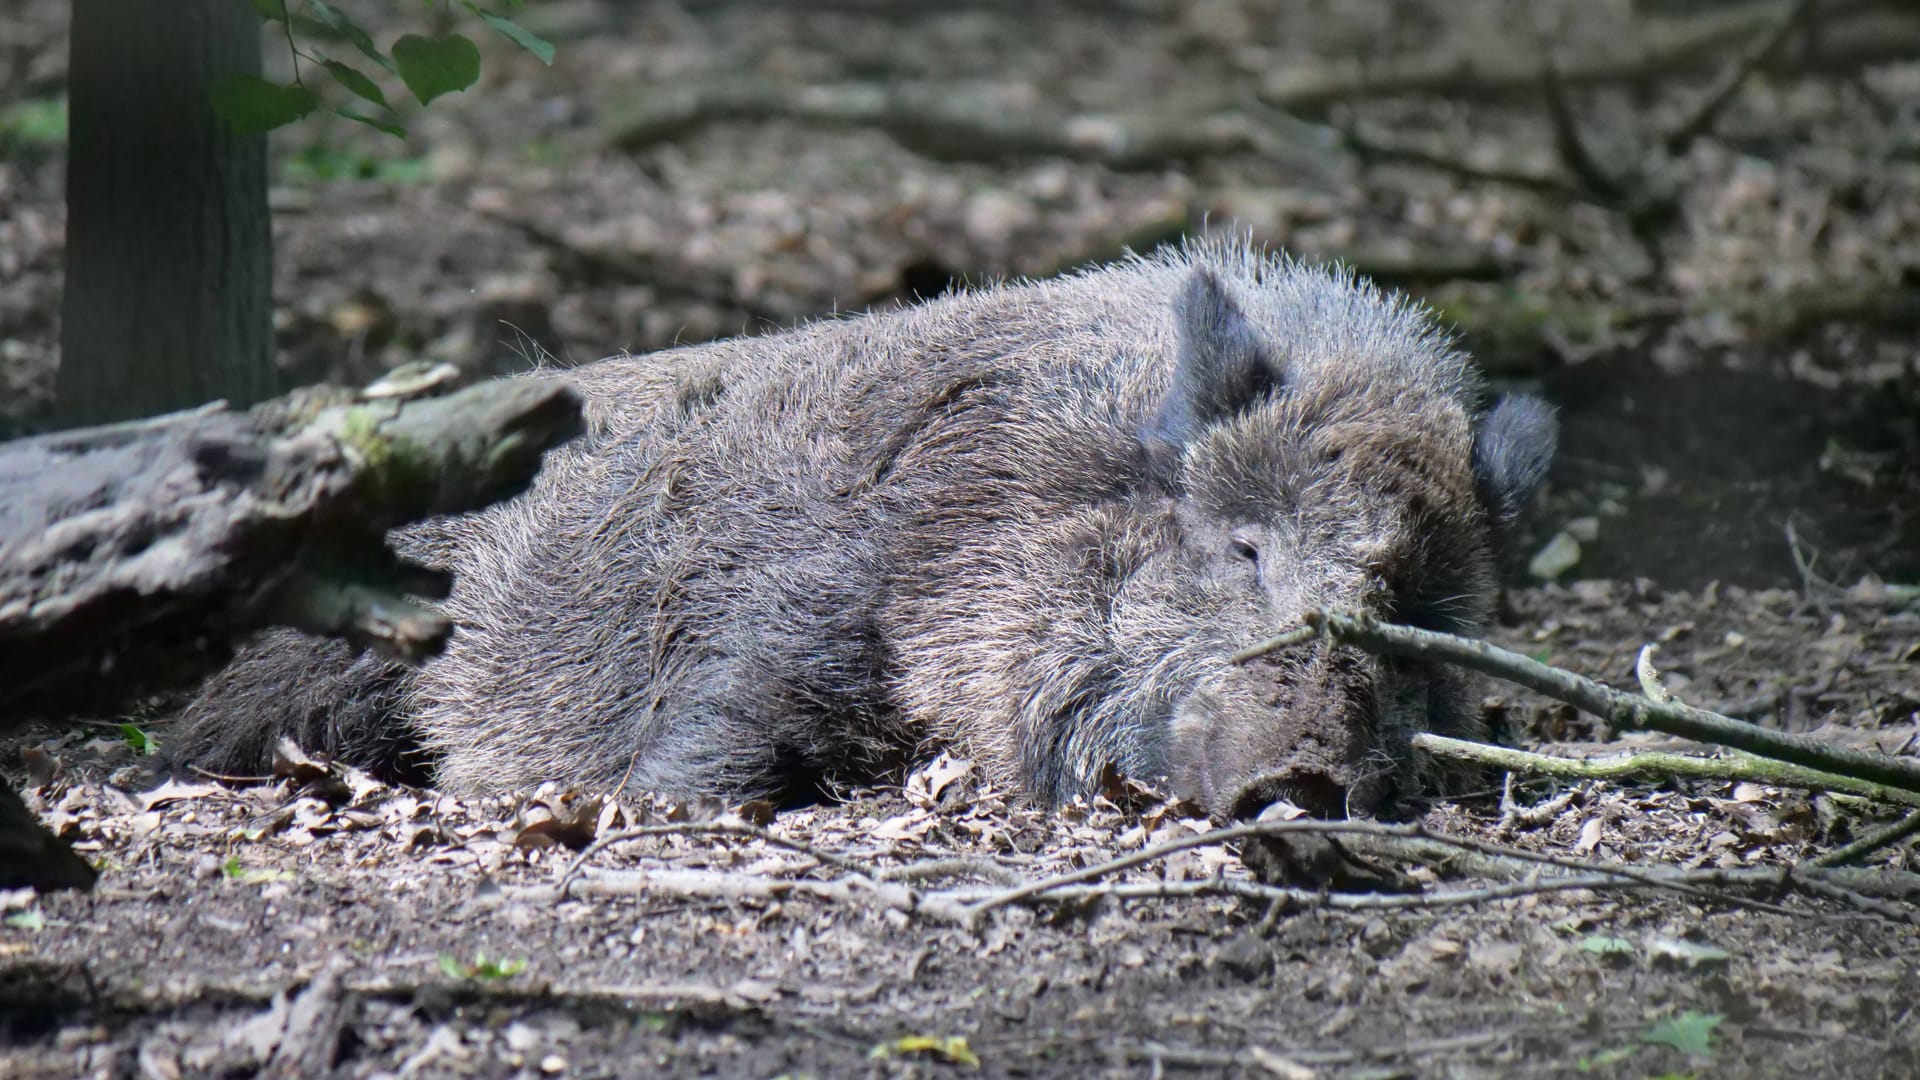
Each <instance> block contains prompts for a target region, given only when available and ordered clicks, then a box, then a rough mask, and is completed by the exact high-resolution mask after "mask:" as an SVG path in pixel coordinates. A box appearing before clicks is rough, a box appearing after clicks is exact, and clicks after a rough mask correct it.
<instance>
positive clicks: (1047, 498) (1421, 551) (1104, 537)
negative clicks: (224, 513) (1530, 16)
mask: <svg viewBox="0 0 1920 1080" xmlns="http://www.w3.org/2000/svg"><path fill="white" fill-rule="evenodd" d="M566 377H567V378H569V379H570V380H571V381H572V382H573V383H574V385H576V386H577V387H579V388H580V390H581V391H582V393H583V396H584V397H585V398H586V400H587V414H588V420H589V432H588V434H587V435H586V436H584V437H582V438H581V439H580V440H578V441H576V442H575V443H574V444H573V445H571V446H568V447H566V448H563V449H562V450H559V451H556V452H554V453H553V454H551V455H549V458H548V462H547V465H546V467H545V468H544V470H543V471H542V473H541V475H540V477H539V479H538V480H537V481H536V483H535V484H534V486H533V487H532V489H531V490H530V491H529V492H527V493H526V494H525V495H523V496H521V497H519V498H517V499H515V500H513V501H512V502H509V503H506V504H503V505H500V506H497V507H494V508H491V509H488V510H486V511H482V512H480V513H476V514H472V515H468V516H465V517H460V518H454V519H447V520H440V521H435V522H430V523H427V524H424V525H420V526H416V527H414V528H412V529H410V530H408V531H407V532H406V533H405V534H404V537H403V540H404V546H405V548H406V549H407V550H409V551H410V552H411V553H412V554H414V555H415V556H416V557H419V558H421V559H423V560H424V561H427V562H430V563H432V564H433V565H436V566H440V567H444V568H449V569H452V570H454V571H455V572H456V573H457V575H458V577H457V584H456V585H455V587H454V590H453V593H452V596H451V597H450V599H449V600H448V601H447V602H446V609H447V611H448V613H449V614H451V615H452V616H453V617H454V619H455V620H456V622H457V624H458V625H459V627H460V629H459V632H458V633H457V634H456V635H455V636H454V638H453V640H452V642H451V643H450V645H449V647H448V649H447V651H446V652H445V654H444V655H442V656H440V657H439V658H437V659H435V660H433V661H431V662H429V663H428V664H427V665H426V666H425V667H424V668H423V669H421V670H420V671H419V672H417V673H402V672H399V671H398V670H397V669H395V668H393V667H391V666H390V665H383V664H381V663H379V662H378V661H363V662H359V663H356V664H354V665H352V666H351V667H342V666H341V664H340V663H339V659H340V658H338V657H335V658H334V659H333V660H332V661H330V662H329V663H330V666H329V667H328V668H327V670H326V675H325V678H324V680H323V681H322V682H320V683H318V684H316V685H314V686H313V687H312V689H311V690H306V691H294V692H290V688H292V687H296V686H299V685H301V683H300V678H301V676H302V674H303V673H304V672H307V671H309V670H310V669H311V667H312V665H313V664H314V657H315V656H317V655H322V654H326V655H331V653H330V652H329V651H328V650H331V649H332V648H333V647H324V648H323V647H321V646H317V645H307V646H293V645H291V644H289V643H288V641H287V640H286V639H284V638H279V639H276V640H275V641H274V642H273V644H272V647H271V649H259V650H255V651H254V652H252V653H251V654H250V655H249V656H247V657H246V658H244V659H243V661H242V662H241V664H240V666H238V667H236V668H235V669H234V670H233V671H232V672H230V673H229V674H228V675H227V676H224V677H223V678H221V679H220V680H218V681H217V682H216V683H214V684H212V685H211V686H210V687H209V689H208V691H207V693H206V694H204V695H203V697H202V698H201V700H200V701H198V702H196V703H195V705H194V706H193V707H192V709H191V710H190V713H189V724H190V729H191V730H190V731H189V733H188V735H187V736H186V738H185V739H184V740H183V742H182V745H183V746H184V747H185V748H186V751H187V756H188V757H190V758H196V759H198V760H201V761H202V762H204V763H206V764H209V765H211V766H214V767H216V768H218V769H220V770H222V771H249V770H250V769H252V768H255V767H257V765H258V762H257V761H252V760H247V759H248V757H249V755H251V754H255V753H257V752H258V748H259V746H260V745H262V743H261V741H260V740H259V739H258V738H248V737H247V734H248V733H257V732H261V731H280V730H291V731H297V732H301V733H304V734H306V735H308V736H309V737H310V738H312V737H319V738H321V739H322V740H323V745H321V746H320V747H318V748H321V749H347V750H349V751H352V750H354V749H355V748H360V750H361V751H362V752H363V754H364V750H365V748H366V747H369V746H372V747H385V746H391V745H392V735H393V733H395V732H396V731H405V732H411V733H412V735H413V736H414V737H416V738H417V739H418V740H419V742H420V743H421V745H422V747H423V748H424V752H425V754H426V755H427V757H428V759H429V760H431V761H432V762H433V763H434V765H435V768H436V769H437V776H438V780H439V782H440V783H441V784H442V785H443V786H445V787H447V788H449V789H451V790H455V791H462V792H481V791H499V790H503V789H508V788H514V787H520V786H525V785H531V784H534V783H537V782H541V781H546V780H564V781H573V782H578V783H583V784H589V785H596V786H602V787H606V786H611V785H614V784H617V783H619V782H620V781H621V780H622V778H625V779H626V780H627V782H628V783H629V784H630V785H632V786H633V787H635V788H636V789H641V790H656V791H661V792H667V793H679V794H686V793H721V794H727V795H732V796H746V795H751V794H761V793H769V792H792V791H795V790H798V789H804V788H805V787H807V786H809V785H812V784H816V783H820V782H823V781H824V782H833V781H839V780H861V779H868V778H872V777H874V776H876V775H880V774H882V773H884V771H885V770H887V769H889V768H892V767H894V766H896V765H897V764H898V763H900V762H901V761H902V760H903V759H904V758H906V757H907V756H910V755H911V754H913V753H915V752H917V751H918V750H920V749H922V748H924V747H925V746H928V745H930V744H934V743H945V744H957V745H958V746H959V748H960V749H961V750H962V751H963V752H964V753H967V754H970V755H972V756H973V757H974V758H975V759H976V760H978V761H979V762H981V763H982V764H983V765H984V766H986V767H987V768H988V769H989V770H990V771H991V773H992V775H994V776H995V777H996V778H998V779H999V780H1001V781H1002V782H1004V783H1006V784H1008V785H1011V786H1015V787H1018V788H1020V789H1023V790H1025V791H1027V792H1028V793H1029V794H1031V795H1032V796H1033V797H1034V798H1036V799H1037V800H1040V801H1043V802H1051V801H1055V800H1059V799H1063V798H1068V797H1071V796H1074V795H1077V794H1081V793H1084V792H1086V791H1087V790H1088V789H1089V786H1090V785H1091V784H1092V783H1093V782H1095V780H1096V779H1097V777H1098V776H1099V774H1100V772H1101V770H1102V768H1103V767H1104V766H1105V765H1107V764H1109V763H1111V764H1114V765H1117V766H1118V767H1120V768H1121V770H1122V771H1124V772H1127V773H1130V774H1133V775H1140V776H1153V775H1166V776H1169V777H1171V778H1172V780H1173V781H1174V783H1175V784H1177V785H1178V786H1180V788H1181V789H1182V790H1184V791H1186V792H1187V793H1189V794H1192V795H1194V796H1195V797H1197V798H1200V799H1203V800H1205V801H1206V803H1207V805H1209V806H1210V807H1212V808H1214V809H1216V810H1217V811H1219V812H1222V813H1225V812H1230V811H1233V810H1234V809H1235V808H1236V807H1237V805H1238V804H1239V803H1241V802H1243V801H1244V800H1245V799H1246V798H1247V797H1248V793H1249V791H1252V790H1254V789H1258V794H1261V795H1263V796H1270V795H1273V794H1286V795H1289V796H1292V797H1295V798H1297V799H1301V800H1305V801H1310V802H1314V801H1317V802H1319V803H1321V804H1323V805H1320V806H1318V807H1317V808H1318V809H1322V810H1326V811H1328V812H1336V811H1338V810H1339V809H1342V808H1343V805H1344V803H1345V802H1346V801H1348V800H1353V801H1358V802H1369V801H1373V800H1376V799H1377V798H1379V797H1380V796H1381V795H1382V794H1383V793H1384V792H1386V791H1387V790H1389V789H1390V788H1391V787H1392V786H1393V783H1394V777H1395V774H1396V773H1398V772H1403V771H1404V768H1405V758H1406V754H1405V743H1406V740H1407V738H1408V737H1409V736H1410V735H1411V734H1412V732H1413V731H1414V730H1417V729H1418V728H1419V727H1422V726H1435V727H1438V728H1441V729H1443V730H1455V731H1461V730H1472V728H1473V725H1474V724H1475V723H1476V722H1477V721H1476V719H1475V715H1474V710H1473V709H1472V708H1471V707H1470V704H1469V700H1468V690H1467V687H1466V684H1465V683H1464V682H1463V681H1461V680H1460V679H1459V678H1458V677H1457V676H1455V675H1452V674H1450V673H1447V672H1443V671H1436V670H1428V669H1425V668H1421V667H1417V666H1413V665H1407V664H1403V663H1399V662H1392V663H1389V662H1384V661H1378V660H1374V659H1372V658H1369V657H1365V656H1361V655H1359V654H1357V653H1352V652H1350V651H1348V650H1343V649H1328V648H1326V647H1324V646H1312V647H1303V648H1301V649H1299V650H1295V651H1294V652H1291V653H1287V654H1283V655H1278V656H1274V657H1269V658H1267V659H1265V660H1263V661H1260V662H1258V663H1255V664H1251V665H1247V666H1246V667H1244V668H1235V667H1234V666H1233V665H1231V664H1229V663H1228V661H1227V659H1226V658H1227V657H1228V656H1229V655H1230V654H1231V653H1233V652H1234V651H1235V650H1237V649H1239V648H1242V647H1244V646H1245V645H1247V644H1249V643H1251V642H1252V641H1255V640H1259V639H1260V638H1262V637H1264V636H1267V635H1269V634H1271V633H1273V632H1275V631H1277V630H1279V629H1282V628H1284V627H1286V626H1288V625H1290V624H1291V623H1292V622H1293V621H1296V620H1297V618H1298V615H1299V613H1300V612H1301V611H1303V610H1305V609H1306V608H1308V607H1315V606H1327V607H1341V608H1357V609H1361V610H1368V611H1374V612H1377V613H1380V614H1383V615H1391V616H1394V617H1399V618H1405V619H1410V620H1413V621H1416V622H1424V623H1426V624H1428V625H1432V626H1436V627H1439V628H1444V629H1459V630H1466V631H1473V630H1476V629H1478V628H1479V626H1480V625H1481V623H1482V621H1483V620H1484V618H1485V616H1486V613H1487V610H1488V607H1489V604H1490V599H1491V595H1492V592H1493V588H1494V578H1493V571H1492V560H1491V556H1490V551H1491V547H1492V543H1493V528H1494V527H1495V525H1496V524H1497V519H1498V518H1500V517H1501V516H1502V515H1505V514H1506V513H1508V512H1509V510H1510V508H1511V507H1512V506H1515V505H1518V503H1519V502H1520V501H1522V500H1524V499H1525V498H1526V496H1527V494H1528V492H1529V491H1530V489H1531V486H1532V485H1533V484H1535V483H1537V482H1538V479H1539V475H1538V474H1539V471H1540V469H1541V468H1543V467H1544V462H1545V455H1546V454H1547V453H1550V452H1551V440H1552V427H1551V415H1550V414H1549V413H1547V412H1546V411H1545V410H1544V408H1543V407H1542V408H1535V407H1533V406H1521V407H1518V408H1519V409H1520V411H1519V412H1514V413H1511V414H1509V415H1508V420H1509V421H1516V420H1517V421H1518V422H1507V423H1503V424H1501V425H1498V426H1497V427H1496V429H1495V434H1496V436H1497V437H1492V438H1485V439H1478V440H1477V439H1476V422H1477V421H1479V420H1480V419H1481V418H1482V416H1483V404H1482V401H1481V395H1482V388H1481V385H1480V383H1479V381H1478V379H1477V377H1476V375H1475V374H1474V372H1473V371H1472V369H1471V367H1470V366H1469V364H1468V362H1467V360H1466V359H1465V357H1463V356H1462V355H1461V354H1459V353H1458V352H1457V351H1455V350H1454V349H1453V348H1451V347H1450V346H1449V344H1448V343H1447V342H1446V341H1445V340H1444V339H1443V337H1442V336H1441V335H1440V334H1438V333H1437V332H1436V331H1435V330H1434V329H1433V327H1432V326H1431V324H1430V323H1429V322H1428V321H1427V320H1426V319H1425V318H1424V317H1423V315H1422V314H1421V313H1420V312H1419V311H1418V310H1416V309H1414V308H1412V307H1410V306H1408V305H1406V304H1405V303H1403V302H1401V301H1399V300H1396V299H1392V298H1389V297H1386V296H1383V295H1382V294H1381V293H1379V292H1378V291H1376V290H1374V289H1373V288H1371V287H1369V286H1366V285H1362V284H1357V283H1356V282H1354V281H1353V280H1352V279H1351V278H1350V277H1347V276H1343V275H1340V274H1338V273H1331V272H1327V271H1324V270H1319V269H1310V268H1306V267H1303V266H1300V265H1298V264H1295V263H1292V262H1290V261H1286V260H1284V259H1277V258H1273V257H1269V256H1266V255H1263V254H1261V253H1259V252H1258V251H1255V250H1253V249H1251V248H1250V247H1248V246H1246V245H1245V244H1242V243H1235V242H1225V243H1222V242H1202V243H1196V244H1192V245H1190V246H1188V247H1187V248H1185V249H1184V250H1180V251H1177V252H1171V253H1167V254H1164V255H1158V256H1155V257H1151V258H1137V259H1133V260H1131V261H1128V262H1125V263H1122V264H1120V265H1117V266H1112V267H1107V268H1103V269H1099V270H1092V271H1087V272H1084V273H1080V274H1077V275H1074V276H1070V277H1066V278H1062V279H1057V280H1052V281H1044V282H1038V283H1026V284H1017V285H1006V286H997V287H991V288H984V289H980V290H978V291H972V292H963V293H959V294H955V295H951V296H948V297H944V298H942V299H939V300H936V301H934V302H931V303H928V304H926V305H924V306H921V307H916V308H910V309H906V310H902V311H897V312H889V313H885V314H879V315H871V316H864V317H857V318H848V319H840V320H834V321H826V322H820V323H815V324H812V325H810V326H806V327H803V328H800V329H797V330H794V331H791V332H788V333H783V334H779V335H774V336H769V337H761V338H749V339H741V340H734V341H724V342H718V343H714V344H709V345H701V346H695V347H691V348H684V349H677V350H673V351H670V352H664V353H658V354H652V355H647V356H637V357H619V358H614V359H610V360H605V361H601V362H599V363H596V364H591V365H587V366H585V367H582V368H579V369H577V370H575V371H573V372H571V373H569V374H568V375H567V376H566ZM1543 439H1544V443H1543ZM1476 446H1477V447H1478V449H1476ZM316 694H317V695H321V696H324V697H326V698H329V699H333V700H335V701H337V702H341V703H350V704H347V705H344V706H343V709H344V711H337V712H336V713H335V714H334V720H333V722H331V723H324V724H323V723H318V722H317V721H315V720H314V716H315V711H314V710H315V703H314V697H315V695H316ZM369 703H371V705H372V707H369ZM388 712H390V713H391V714H392V715H376V714H377V713H388ZM265 745H269V746H270V745H271V739H267V740H266V741H265ZM1276 777H1277V778H1278V779H1277V780H1276V779H1274V778H1276ZM1403 779H1404V777H1403ZM1261 785H1265V786H1264V787H1262V786H1261ZM1329 803H1335V804H1342V805H1326V804H1329Z"/></svg>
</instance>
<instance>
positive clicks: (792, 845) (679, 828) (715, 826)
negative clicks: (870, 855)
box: [554, 821, 866, 900]
mask: <svg viewBox="0 0 1920 1080" xmlns="http://www.w3.org/2000/svg"><path fill="white" fill-rule="evenodd" d="M648 836H740V837H747V838H750V839H754V840H759V841H761V842H763V843H765V844H768V845H770V846H772V847H778V848H785V849H786V850H788V851H793V852H798V853H799V854H801V855H805V856H807V857H808V858H812V859H817V860H819V861H820V862H823V863H825V864H827V865H828V866H831V867H834V868H835V869H838V870H846V871H851V872H854V873H862V872H864V871H865V869H866V868H865V867H863V866H861V865H860V864H859V863H857V862H855V861H854V860H852V859H849V858H846V857H845V856H842V855H836V854H834V853H833V852H831V851H821V850H820V849H819V848H816V847H814V846H813V845H812V844H809V843H806V842H805V841H802V840H790V839H788V838H787V837H784V836H781V835H780V834H779V833H776V832H772V831H769V830H767V829H763V828H761V827H760V826H758V825H749V824H747V823H746V822H744V821H681V822H672V823H669V824H665V825H641V826H638V827H636V828H632V829H622V830H620V831H619V832H611V833H608V834H606V835H605V836H602V837H600V838H599V839H596V840H595V841H594V842H593V843H591V844H588V845H587V846H586V847H584V848H582V849H581V851H580V854H579V855H576V856H575V857H574V859H573V861H572V862H571V863H568V864H567V869H566V871H565V872H564V873H562V874H561V875H560V880H559V881H557V882H555V883H554V893H555V895H556V896H557V897H558V898H559V899H562V900H564V899H566V897H567V889H568V888H569V887H570V886H571V885H572V884H573V881H574V879H575V878H577V877H579V876H580V870H581V868H582V867H584V866H586V864H587V860H589V859H591V858H593V857H594V856H595V855H598V854H600V853H601V852H602V851H605V850H606V849H607V848H609V847H612V846H613V845H615V844H621V843H625V842H626V841H628V840H639V839H642V838H644V837H648Z"/></svg>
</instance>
